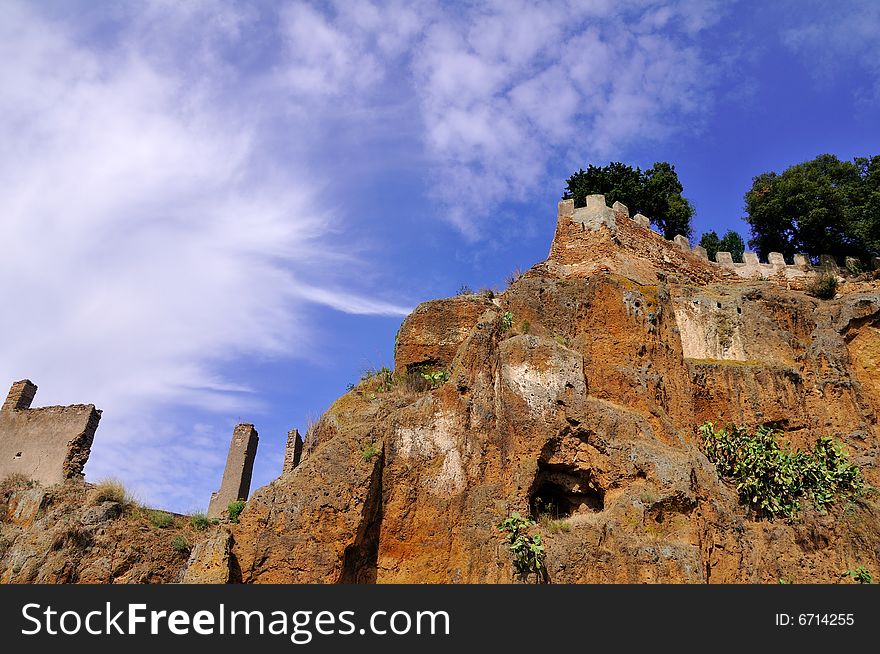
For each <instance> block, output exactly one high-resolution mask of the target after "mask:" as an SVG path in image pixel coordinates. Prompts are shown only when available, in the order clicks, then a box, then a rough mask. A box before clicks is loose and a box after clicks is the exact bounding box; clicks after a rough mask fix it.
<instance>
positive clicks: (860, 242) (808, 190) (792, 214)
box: [745, 154, 880, 258]
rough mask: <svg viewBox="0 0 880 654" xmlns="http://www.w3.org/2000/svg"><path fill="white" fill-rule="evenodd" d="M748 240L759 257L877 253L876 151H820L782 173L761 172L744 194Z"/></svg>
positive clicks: (879, 177) (879, 175)
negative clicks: (848, 154)
mask: <svg viewBox="0 0 880 654" xmlns="http://www.w3.org/2000/svg"><path fill="white" fill-rule="evenodd" d="M745 203H746V212H747V214H748V215H747V217H746V221H747V222H748V223H749V225H750V227H751V232H752V238H751V239H750V240H749V245H751V246H752V248H754V249H755V250H757V251H758V253H759V254H761V255H762V256H767V254H768V253H769V252H782V253H783V254H784V255H786V257H789V258H790V257H791V256H792V255H794V254H796V253H799V252H805V253H808V254H811V255H813V256H816V255H819V254H831V255H834V256H836V257H838V258H839V257H843V256H854V257H859V258H866V257H869V256H876V255H877V254H878V253H880V156H873V157H857V158H855V159H854V160H853V161H851V162H850V161H840V160H839V159H838V158H837V157H836V156H834V155H832V154H823V155H819V156H818V157H816V158H815V159H813V160H811V161H806V162H804V163H800V164H797V165H794V166H791V167H789V168H787V169H786V170H785V171H784V172H782V173H781V174H777V173H775V172H768V173H762V174H761V175H758V176H757V177H755V178H754V179H753V180H752V187H751V189H749V191H748V192H747V193H746V195H745Z"/></svg>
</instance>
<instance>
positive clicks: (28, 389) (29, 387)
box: [2, 379, 37, 411]
mask: <svg viewBox="0 0 880 654" xmlns="http://www.w3.org/2000/svg"><path fill="white" fill-rule="evenodd" d="M36 394H37V386H36V384H34V383H33V382H32V381H31V380H30V379H22V380H21V381H17V382H15V383H14V384H13V385H12V388H10V389H9V394H8V395H7V396H6V401H5V402H4V403H3V409H2V411H23V410H24V409H30V408H31V403H32V402H33V401H34V396H35V395H36Z"/></svg>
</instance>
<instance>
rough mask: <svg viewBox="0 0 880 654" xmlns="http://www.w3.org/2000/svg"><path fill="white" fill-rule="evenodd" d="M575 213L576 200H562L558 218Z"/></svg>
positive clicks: (559, 205) (558, 209) (557, 210)
mask: <svg viewBox="0 0 880 654" xmlns="http://www.w3.org/2000/svg"><path fill="white" fill-rule="evenodd" d="M573 213H574V200H571V199H569V200H560V202H559V204H558V205H557V209H556V216H557V218H562V217H563V216H570V215H572V214H573Z"/></svg>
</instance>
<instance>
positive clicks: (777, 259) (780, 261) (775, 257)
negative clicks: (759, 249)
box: [767, 252, 785, 266]
mask: <svg viewBox="0 0 880 654" xmlns="http://www.w3.org/2000/svg"><path fill="white" fill-rule="evenodd" d="M767 263H769V264H770V265H771V266H784V265H785V257H784V256H783V255H782V253H781V252H771V253H770V254H768V255H767Z"/></svg>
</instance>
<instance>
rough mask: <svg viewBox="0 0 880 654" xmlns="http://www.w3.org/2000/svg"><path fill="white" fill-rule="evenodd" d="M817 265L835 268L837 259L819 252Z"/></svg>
mask: <svg viewBox="0 0 880 654" xmlns="http://www.w3.org/2000/svg"><path fill="white" fill-rule="evenodd" d="M819 265H820V266H822V267H823V268H837V259H835V258H834V257H833V256H832V255H830V254H820V255H819Z"/></svg>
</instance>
